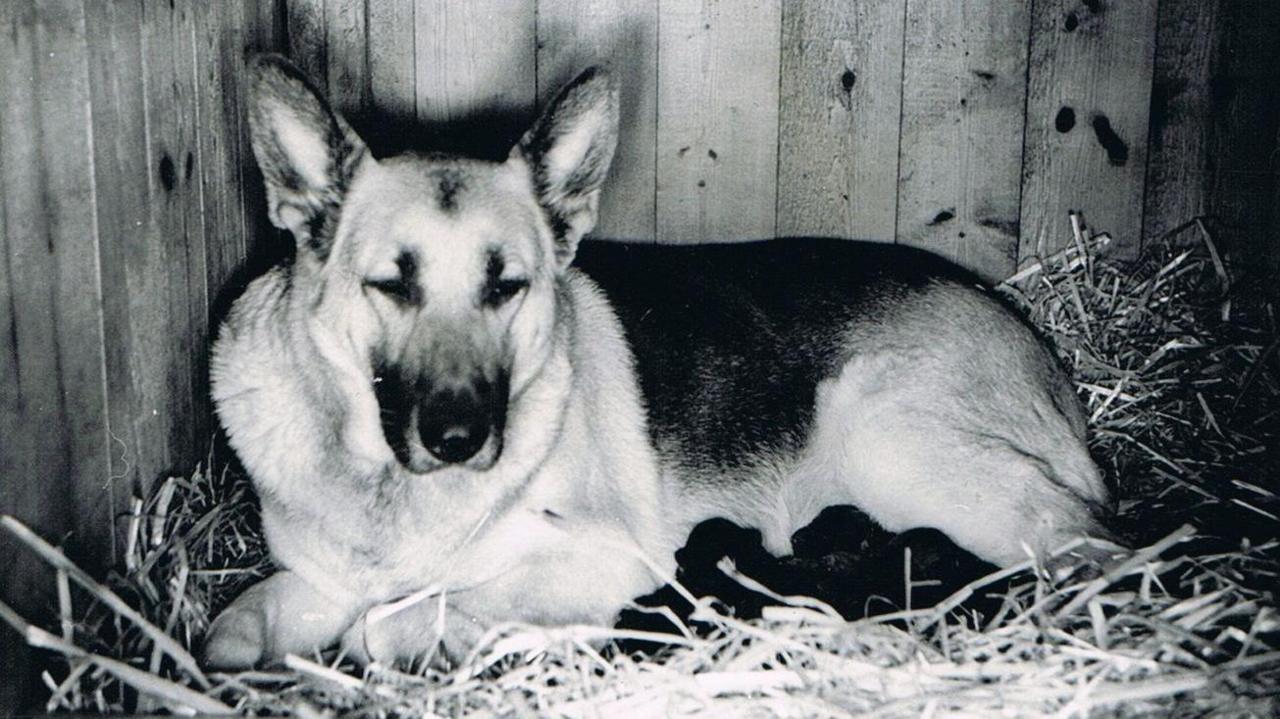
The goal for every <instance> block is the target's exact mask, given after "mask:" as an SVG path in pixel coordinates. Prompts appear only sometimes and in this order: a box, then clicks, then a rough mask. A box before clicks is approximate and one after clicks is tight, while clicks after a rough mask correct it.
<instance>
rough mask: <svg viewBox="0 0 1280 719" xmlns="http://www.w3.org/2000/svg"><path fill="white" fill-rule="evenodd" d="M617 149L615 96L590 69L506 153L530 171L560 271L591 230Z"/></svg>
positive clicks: (610, 85)
mask: <svg viewBox="0 0 1280 719" xmlns="http://www.w3.org/2000/svg"><path fill="white" fill-rule="evenodd" d="M617 144H618V92H617V89H616V88H615V87H614V84H613V81H612V80H611V79H610V78H609V75H608V73H607V72H605V71H604V70H602V69H601V68H598V67H593V68H590V69H588V70H587V71H586V72H583V73H582V74H581V75H579V76H578V78H577V79H576V80H574V81H573V82H571V83H569V84H568V85H567V86H565V88H564V89H563V90H561V91H560V94H558V95H557V96H556V98H555V99H554V100H552V101H551V104H550V105H549V106H548V107H547V109H546V111H545V112H544V113H543V114H542V117H540V118H539V119H538V121H537V122H536V123H534V125H533V127H532V128H531V129H530V130H529V131H528V132H527V133H525V136H524V138H523V139H521V140H520V144H519V145H517V146H516V148H515V149H514V150H512V154H516V153H519V155H521V156H522V157H523V158H524V160H525V162H527V163H528V164H529V167H530V168H531V169H532V171H533V180H534V187H535V188H536V191H537V193H538V201H539V202H540V203H541V204H542V207H543V208H544V209H545V210H546V212H547V215H548V217H549V218H550V220H551V228H552V231H553V232H554V233H555V235H556V260H557V262H558V264H559V266H560V267H561V268H563V267H565V266H567V265H568V264H569V262H570V261H571V260H572V259H573V255H574V253H575V252H576V251H577V248H578V240H580V239H582V236H583V235H585V234H587V233H588V232H590V231H591V229H592V228H593V227H595V224H596V214H597V209H598V207H599V204H600V185H601V184H603V183H604V178H605V176H606V175H607V174H608V172H609V163H610V162H612V161H613V151H614V148H615V147H617Z"/></svg>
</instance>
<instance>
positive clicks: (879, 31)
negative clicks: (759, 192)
mask: <svg viewBox="0 0 1280 719" xmlns="http://www.w3.org/2000/svg"><path fill="white" fill-rule="evenodd" d="M905 7H906V3H905V2H903V1H902V0H873V1H871V2H859V3H837V2H830V1H829V0H795V1H793V2H787V3H784V4H783V6H782V77H781V108H782V111H781V115H780V117H779V127H778V133H779V139H778V234H779V235H827V236H836V237H849V238H858V239H871V240H879V241H885V242H892V241H893V239H894V236H895V226H896V223H897V199H898V193H897V182H898V131H899V120H900V117H901V112H902V48H903V39H904V38H903V19H904V14H905V13H904V10H905Z"/></svg>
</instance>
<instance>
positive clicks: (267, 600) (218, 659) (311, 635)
mask: <svg viewBox="0 0 1280 719" xmlns="http://www.w3.org/2000/svg"><path fill="white" fill-rule="evenodd" d="M359 609H360V608H359V607H357V606H352V605H348V604H344V603H343V602H340V601H337V600H334V599H332V598H330V597H328V596H326V595H324V594H321V593H320V592H319V591H317V590H316V589H315V587H313V586H312V585H311V584H309V583H307V582H306V580H304V579H303V578H302V577H301V576H299V575H298V574H296V573H294V572H291V571H289V570H287V569H286V570H281V571H279V572H277V573H276V574H274V575H272V576H271V577H269V578H268V579H266V580H264V581H261V582H259V583H257V584H255V585H253V586H252V587H250V588H249V589H248V590H247V591H245V592H244V593H243V594H241V595H240V596H238V597H236V599H235V601H233V602H232V603H231V605H230V606H229V607H227V608H226V609H224V610H223V611H222V613H221V614H219V615H218V617H217V619H215V620H214V621H213V624H212V625H210V627H209V633H208V635H207V637H206V639H205V646H204V661H205V664H206V665H207V666H209V667H211V668H214V669H246V668H249V667H252V666H254V665H256V664H259V663H263V662H270V661H275V660H279V659H281V658H283V657H284V655H285V654H306V653H309V652H312V651H315V650H319V649H324V648H325V647H328V646H330V645H332V644H333V643H334V642H335V641H337V639H338V637H340V636H341V635H342V632H343V630H345V629H346V628H347V627H348V626H350V625H351V622H352V621H353V620H354V618H355V616H356V614H358V613H359Z"/></svg>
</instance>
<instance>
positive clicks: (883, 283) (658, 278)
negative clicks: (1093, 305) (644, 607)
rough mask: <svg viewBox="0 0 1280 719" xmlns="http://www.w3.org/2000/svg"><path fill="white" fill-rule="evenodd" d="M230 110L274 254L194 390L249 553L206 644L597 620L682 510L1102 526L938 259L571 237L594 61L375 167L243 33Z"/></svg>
mask: <svg viewBox="0 0 1280 719" xmlns="http://www.w3.org/2000/svg"><path fill="white" fill-rule="evenodd" d="M250 112H251V115H250V122H251V127H252V132H253V147H254V153H255V155H256V156H257V158H258V162H259V164H260V165H261V167H262V171H263V176H264V178H265V181H266V185H267V195H268V210H269V213H270V217H271V220H272V222H274V223H275V224H276V225H277V226H279V227H282V228H285V229H288V230H289V231H290V232H292V233H293V235H294V237H295V238H296V240H297V253H296V258H295V259H294V260H293V261H292V262H291V263H288V264H284V265H281V266H279V267H276V268H275V269H273V270H271V271H270V272H268V273H267V274H266V275H265V276H263V277H261V278H259V279H258V280H257V281H255V282H254V283H253V284H252V285H251V286H250V287H249V289H248V290H247V291H246V292H245V294H244V296H243V297H241V298H240V299H239V300H238V301H237V302H236V304H235V306H234V308H233V311H232V313H231V315H230V317H229V318H228V320H227V322H226V323H225V324H224V325H223V327H222V329H221V333H220V335H219V337H218V340H217V343H216V346H215V348H214V354H213V359H212V379H213V394H214V399H215V402H216V404H217V409H218V415H219V417H220V419H221V421H222V424H223V426H224V427H225V428H226V430H227V433H228V436H229V438H230V441H231V444H232V446H233V447H234V449H235V451H236V452H237V454H238V455H239V456H240V458H241V460H242V461H243V462H244V464H245V466H246V468H247V469H248V470H249V472H250V474H251V475H252V478H253V481H254V484H255V486H256V488H257V490H258V493H259V496H260V498H261V501H262V515H263V522H264V527H265V531H266V535H267V540H268V543H269V545H270V547H271V551H272V554H273V556H274V558H275V560H276V561H277V563H278V564H279V565H280V567H281V570H280V571H279V572H278V573H277V574H276V575H274V576H272V577H270V578H269V579H267V580H265V581H263V582H261V583H260V584H258V585H256V586H254V587H252V588H251V589H249V590H248V591H247V592H245V593H244V594H243V595H242V596H241V597H239V598H238V599H236V600H235V602H234V603H232V605H231V606H230V607H228V608H227V609H226V611H224V612H223V613H222V614H221V615H220V616H219V617H218V619H217V620H216V621H215V622H214V625H213V627H212V628H211V629H210V633H209V637H208V640H207V644H206V658H207V661H208V662H209V664H211V665H213V666H218V667H237V666H248V665H252V664H255V663H259V662H262V661H265V660H271V659H275V658H278V657H280V656H282V655H283V654H285V653H288V652H309V651H311V650H313V649H316V648H323V647H326V646H329V645H332V644H334V643H335V642H337V641H339V639H340V638H342V637H343V636H344V635H345V636H346V643H347V645H348V646H349V648H350V649H351V650H352V651H354V652H355V653H356V654H357V655H359V656H363V657H368V658H374V659H379V660H393V659H398V658H406V657H415V656H419V655H422V654H424V653H427V652H429V651H432V650H433V649H434V648H435V647H436V646H437V644H438V643H440V644H442V645H443V649H444V651H445V652H446V653H450V654H455V655H456V654H457V653H459V652H462V651H465V650H466V649H467V648H468V647H470V646H471V645H472V644H474V642H476V641H477V640H478V639H479V638H480V636H481V635H482V633H483V632H484V631H485V630H486V629H487V628H488V627H490V626H492V625H494V624H495V623H498V622H503V621H512V620H516V621H529V622H536V623H543V624H564V623H596V624H607V623H611V622H612V621H613V620H614V618H615V617H616V616H617V614H618V612H619V610H620V609H621V608H622V607H623V605H624V604H625V603H626V602H628V601H629V600H631V599H632V598H633V597H636V596H639V595H642V594H644V593H646V592H648V591H650V590H652V589H653V588H655V587H656V586H658V585H660V584H662V583H663V582H664V581H665V579H666V578H667V575H668V574H669V572H670V571H671V568H672V566H673V559H672V553H673V551H674V550H675V549H676V548H677V547H679V546H680V545H681V544H682V543H683V541H684V538H685V537H686V536H687V535H688V532H689V530H690V528H692V527H693V526H694V525H695V524H697V523H698V522H699V521H701V520H703V519H706V518H709V517H715V516H722V517H726V518H728V519H731V520H732V521H734V522H736V523H738V524H740V525H742V526H745V527H754V528H757V529H759V530H760V531H761V532H762V535H763V538H764V542H765V545H766V547H767V548H768V549H769V550H770V551H772V552H774V553H776V554H785V553H787V552H788V551H789V548H790V547H789V544H790V537H791V534H792V532H793V531H794V530H795V529H797V528H799V527H802V526H804V525H806V524H807V523H808V522H809V521H810V520H811V519H813V518H814V517H815V516H816V515H817V514H818V512H820V511H821V510H822V509H823V508H824V507H827V506H830V505H838V504H852V505H855V506H857V507H858V508H860V509H861V510H862V511H864V512H866V513H867V514H869V515H870V516H872V517H873V518H874V519H875V520H876V521H877V522H878V523H880V524H881V525H883V526H884V527H885V528H887V529H889V530H891V531H900V530H905V529H908V528H912V527H932V528H936V529H939V530H941V531H943V532H945V533H946V534H947V535H948V536H949V537H950V538H951V539H952V540H954V541H955V542H956V543H957V544H959V545H960V546H962V547H964V548H966V549H968V550H969V551H971V552H973V553H974V554H976V555H977V556H979V557H981V558H983V559H985V560H988V561H990V562H994V563H996V564H1001V565H1007V564H1010V563H1013V562H1016V561H1019V560H1021V559H1023V558H1024V556H1025V551H1026V548H1030V549H1031V550H1033V551H1036V552H1041V553H1043V552H1047V551H1049V550H1051V549H1054V548H1055V547H1057V546H1059V545H1061V544H1064V543H1066V542H1067V541H1068V540H1070V539H1072V538H1073V537H1076V536H1077V535H1081V534H1092V535H1100V534H1105V531H1104V530H1103V529H1102V527H1101V526H1100V524H1099V521H1098V516H1099V514H1100V512H1101V510H1102V508H1103V507H1104V506H1106V504H1107V496H1106V490H1105V488H1104V486H1103V483H1102V481H1101V479H1100V477H1099V474H1098V471H1097V469H1096V468H1095V466H1094V464H1093V463H1092V461H1091V460H1090V459H1089V455H1088V452H1087V451H1086V449H1085V445H1084V422H1083V419H1082V415H1081V411H1080V408H1079V406H1078V404H1077V400H1076V397H1075V395H1074V393H1073V391H1072V387H1071V384H1070V383H1069V382H1068V380H1067V378H1066V377H1065V376H1064V374H1063V372H1062V370H1061V369H1060V367H1059V366H1058V364H1057V363H1056V362H1055V360H1054V357H1053V355H1052V354H1051V352H1050V351H1049V349H1048V348H1046V347H1045V345H1044V344H1043V343H1042V342H1041V341H1040V340H1039V339H1038V338H1037V337H1036V336H1035V334H1034V333H1033V332H1032V331H1031V330H1030V329H1029V328H1028V327H1027V326H1025V325H1024V323H1023V322H1021V321H1020V320H1019V319H1018V318H1017V317H1016V316H1015V315H1014V314H1012V313H1011V312H1010V311H1009V310H1008V309H1007V308H1006V307H1005V306H1003V305H1002V304H1001V303H1000V302H999V301H998V300H997V299H995V298H994V297H992V296H991V295H990V294H989V293H988V292H987V291H985V290H983V289H982V288H980V287H978V286H977V283H976V282H975V281H974V280H973V278H971V277H969V276H968V275H967V274H965V273H963V272H962V271H960V270H958V269H956V268H955V267H953V266H951V265H949V264H947V263H945V262H943V261H941V260H939V259H937V258H934V257H932V256H929V255H927V254H924V253H922V252H918V251H913V250H908V249H904V248H901V247H893V246H885V245H875V244H864V243H855V242H845V241H836V240H811V239H786V240H776V241H772V242H758V243H747V244H738V245H717V246H700V247H659V246H651V245H648V246H635V245H619V244H606V243H586V244H584V245H583V246H581V247H579V240H580V239H581V238H582V236H583V235H584V234H585V233H587V232H589V231H590V230H591V228H592V226H593V225H594V223H595V220H596V208H597V205H598V201H599V193H600V188H601V184H602V183H603V181H604V178H605V174H606V171H607V169H608V167H609V163H610V160H611V158H612V155H613V151H614V146H615V143H616V136H617V123H618V117H617V99H616V95H615V92H614V89H613V87H612V86H611V84H610V81H609V79H608V78H607V77H606V76H605V75H604V74H603V73H602V72H600V71H598V70H589V71H588V72H586V73H584V74H583V75H582V76H581V77H579V78H578V79H577V80H575V81H574V82H573V83H571V84H570V85H569V86H568V87H567V88H565V89H564V90H563V91H562V92H561V93H560V95H559V96H558V97H557V98H556V99H555V100H554V101H553V102H552V103H551V104H550V105H549V107H548V109H547V111H546V113H545V114H544V115H543V117H542V118H541V119H540V120H538V122H537V123H536V124H535V125H534V126H533V127H532V128H531V129H530V130H529V131H528V133H527V134H526V135H525V136H524V138H523V139H522V140H521V141H520V143H519V144H518V145H517V146H516V147H515V148H514V149H513V150H512V151H511V153H510V156H509V157H508V159H507V160H506V161H505V162H497V163H493V162H483V161H478V160H468V159H460V158H456V157H447V156H442V155H401V156H397V157H392V158H385V159H381V160H375V159H374V158H373V157H372V155H371V154H370V153H369V152H368V151H367V150H366V148H365V145H364V143H363V142H362V141H361V139H360V138H359V137H357V136H356V134H355V133H354V132H352V131H351V129H350V127H349V126H348V125H347V124H346V123H345V122H344V121H343V120H342V118H340V117H339V116H338V115H337V114H335V113H334V112H333V111H332V109H331V108H330V106H329V105H328V104H327V102H326V101H325V100H324V98H323V97H321V96H320V95H319V94H318V93H317V92H316V91H315V90H314V88H313V87H312V86H311V85H310V84H309V83H308V82H307V80H306V79H305V78H304V77H303V76H302V75H301V74H300V73H299V71H298V70H297V69H296V68H294V67H293V66H291V65H289V64H288V63H287V62H286V61H285V60H283V59H280V58H277V57H263V58H260V59H258V60H256V61H255V62H254V63H253V65H252V68H251V92H250ZM575 258H576V261H575ZM406 597H410V598H411V599H412V601H403V602H401V604H400V605H397V606H396V607H393V608H392V609H394V611H392V609H387V608H385V607H383V606H382V605H386V604H388V603H393V602H397V601H398V600H403V599H404V598H406ZM442 603H443V605H444V606H443V610H444V611H441V609H442V607H441V604H442ZM375 608H377V611H370V610H372V609H375ZM441 618H443V619H441Z"/></svg>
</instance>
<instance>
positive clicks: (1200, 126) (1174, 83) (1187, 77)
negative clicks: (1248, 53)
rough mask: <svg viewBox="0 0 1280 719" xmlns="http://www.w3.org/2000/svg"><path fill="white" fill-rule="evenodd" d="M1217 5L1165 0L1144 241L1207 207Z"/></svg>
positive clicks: (1158, 43)
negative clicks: (1211, 87)
mask: <svg viewBox="0 0 1280 719" xmlns="http://www.w3.org/2000/svg"><path fill="white" fill-rule="evenodd" d="M1218 15H1219V4H1218V3H1217V2H1204V1H1203V0H1163V2H1161V3H1160V14H1159V27H1158V29H1157V36H1156V54H1155V60H1154V67H1153V71H1152V72H1153V75H1154V78H1153V81H1152V88H1151V123H1150V140H1149V142H1150V151H1149V153H1148V156H1147V175H1146V197H1145V199H1144V209H1143V222H1142V237H1143V242H1144V243H1147V242H1151V241H1155V240H1158V239H1159V238H1161V237H1163V236H1164V235H1165V234H1167V233H1168V232H1170V231H1171V230H1173V229H1175V228H1177V227H1178V226H1180V225H1184V224H1185V223H1187V222H1189V221H1190V220H1192V219H1193V218H1195V217H1198V216H1201V215H1203V214H1205V213H1206V212H1207V211H1208V209H1207V208H1208V192H1209V190H1210V185H1211V183H1210V181H1209V163H1210V162H1211V160H1210V157H1209V149H1210V147H1211V142H1210V136H1209V133H1210V131H1211V127H1212V124H1213V107H1212V97H1211V90H1210V82H1211V79H1212V76H1213V75H1212V73H1213V68H1214V64H1215V61H1216V59H1217V54H1218V47H1219V44H1220V40H1219V36H1218V34H1217V33H1216V32H1215V29H1216V26H1217V24H1218V22H1219V17H1218Z"/></svg>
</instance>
